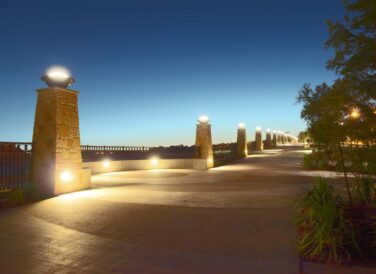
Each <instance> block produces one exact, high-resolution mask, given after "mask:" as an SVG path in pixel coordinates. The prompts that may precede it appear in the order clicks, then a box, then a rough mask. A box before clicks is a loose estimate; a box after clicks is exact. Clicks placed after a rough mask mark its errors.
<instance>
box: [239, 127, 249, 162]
mask: <svg viewBox="0 0 376 274" xmlns="http://www.w3.org/2000/svg"><path fill="white" fill-rule="evenodd" d="M237 152H238V157H239V158H244V157H247V155H248V148H247V134H246V130H245V128H238V137H237Z"/></svg>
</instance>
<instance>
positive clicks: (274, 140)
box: [272, 130, 277, 148]
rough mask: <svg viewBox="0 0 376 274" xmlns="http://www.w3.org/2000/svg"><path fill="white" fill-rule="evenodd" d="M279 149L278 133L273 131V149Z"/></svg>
mask: <svg viewBox="0 0 376 274" xmlns="http://www.w3.org/2000/svg"><path fill="white" fill-rule="evenodd" d="M276 147H277V131H276V130H273V139H272V148H276Z"/></svg>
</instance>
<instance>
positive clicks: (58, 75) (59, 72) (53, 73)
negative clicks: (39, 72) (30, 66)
mask: <svg viewBox="0 0 376 274" xmlns="http://www.w3.org/2000/svg"><path fill="white" fill-rule="evenodd" d="M41 79H42V81H43V82H45V83H46V84H47V86H49V87H59V88H67V87H69V86H70V85H71V84H73V83H74V82H75V81H74V78H73V77H72V76H71V74H70V72H69V70H68V69H66V68H65V67H62V66H52V67H50V68H49V69H47V71H46V72H45V74H44V75H43V76H42V78H41Z"/></svg>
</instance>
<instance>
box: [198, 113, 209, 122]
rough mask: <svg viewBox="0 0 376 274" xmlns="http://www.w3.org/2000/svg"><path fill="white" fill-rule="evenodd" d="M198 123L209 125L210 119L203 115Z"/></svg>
mask: <svg viewBox="0 0 376 274" xmlns="http://www.w3.org/2000/svg"><path fill="white" fill-rule="evenodd" d="M197 121H198V122H199V123H200V124H207V123H209V117H208V116H206V115H201V116H200V117H198V119H197Z"/></svg>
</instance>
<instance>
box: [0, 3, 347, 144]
mask: <svg viewBox="0 0 376 274" xmlns="http://www.w3.org/2000/svg"><path fill="white" fill-rule="evenodd" d="M342 16H343V8H342V3H341V1H340V0H295V1H291V0H290V1H289V0H286V1H281V0H269V1H266V0H265V1H251V0H244V1H240V0H228V1H221V0H213V1H212V0H210V1H209V0H189V1H178V0H174V1H173V0H170V1H158V0H149V1H146V0H135V1H126V0H124V1H111V0H107V1H34V0H33V1H31V0H25V1H18V0H0V33H1V40H0V78H1V81H0V95H1V99H0V117H1V119H0V141H27V142H30V141H31V139H32V130H33V122H34V112H35V104H36V92H35V90H36V89H37V88H41V87H45V84H44V83H43V82H42V81H41V80H40V77H41V75H42V74H43V73H44V72H45V70H46V69H47V68H48V67H49V66H51V65H62V66H65V67H67V68H68V69H69V70H70V71H71V72H72V74H73V76H74V77H75V79H76V83H75V84H74V85H73V86H71V88H72V89H74V90H78V91H80V96H79V114H80V130H81V143H82V144H92V145H95V144H96V145H144V146H155V145H179V144H187V145H192V144H193V143H194V140H195V127H196V118H197V117H198V116H199V115H201V114H207V115H208V116H209V117H210V118H211V124H212V136H213V142H214V143H220V142H232V141H235V140H236V128H237V124H238V123H239V122H244V123H245V124H246V125H247V129H248V138H249V139H252V140H253V139H254V128H255V127H256V126H261V127H262V129H263V130H265V129H266V128H271V129H280V130H284V131H290V132H292V133H294V134H297V133H298V132H299V131H301V130H303V129H305V124H304V122H303V121H302V120H301V119H300V110H301V106H299V105H295V98H296V95H297V92H298V90H299V89H300V87H301V86H302V85H303V84H304V83H305V82H309V83H311V84H313V85H315V84H319V83H321V82H323V81H327V82H331V81H332V80H333V79H334V78H335V75H334V73H333V72H329V71H327V70H326V69H325V62H326V60H327V59H328V58H329V57H331V55H332V52H331V51H330V50H325V49H324V42H325V40H326V39H327V37H328V34H327V28H326V24H325V20H327V19H332V20H336V19H340V18H341V17H342Z"/></svg>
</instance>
